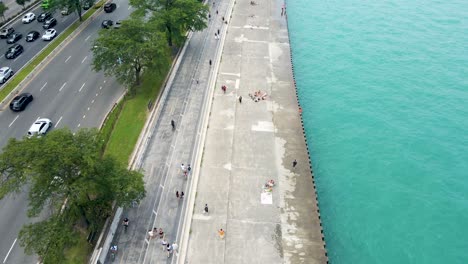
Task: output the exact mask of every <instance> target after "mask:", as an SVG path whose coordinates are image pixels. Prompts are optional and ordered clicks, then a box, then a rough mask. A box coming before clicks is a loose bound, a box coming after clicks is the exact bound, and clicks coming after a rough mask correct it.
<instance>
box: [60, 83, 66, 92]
mask: <svg viewBox="0 0 468 264" xmlns="http://www.w3.org/2000/svg"><path fill="white" fill-rule="evenodd" d="M65 85H67V83H66V82H65V83H64V84H62V87H60V89H59V91H62V89H63V87H65Z"/></svg>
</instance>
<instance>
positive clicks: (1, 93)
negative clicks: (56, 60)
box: [0, 1, 103, 101]
mask: <svg viewBox="0 0 468 264" xmlns="http://www.w3.org/2000/svg"><path fill="white" fill-rule="evenodd" d="M101 2H103V1H101ZM96 11H97V9H90V10H89V11H88V12H86V13H85V14H84V15H83V16H82V18H83V21H79V20H78V21H75V22H74V23H73V24H72V25H71V26H70V27H68V28H67V29H66V30H65V31H64V32H63V33H61V34H59V35H58V36H57V37H56V38H55V40H54V41H53V42H52V43H50V45H49V46H47V48H45V49H43V50H42V52H41V53H40V54H39V55H38V56H37V57H36V58H34V59H33V60H32V61H30V62H29V64H27V65H26V66H25V67H23V69H21V70H20V71H19V72H17V73H15V75H14V76H13V77H12V78H11V80H10V81H9V82H8V83H7V84H6V85H5V86H4V87H3V89H2V90H0V101H3V100H4V99H5V98H6V97H7V96H8V95H9V94H10V93H11V92H12V91H13V90H14V89H15V88H16V86H18V85H19V84H20V83H21V82H22V81H23V80H24V79H25V78H26V77H27V76H28V75H29V74H30V73H31V72H32V71H33V70H34V69H35V68H36V66H37V65H39V64H40V63H41V62H42V61H43V60H44V59H45V58H46V57H47V56H48V55H49V54H50V53H52V51H53V50H54V49H55V48H57V47H58V45H60V44H61V43H62V42H63V41H64V40H65V39H66V38H67V37H68V36H69V35H70V34H71V33H73V31H75V29H77V28H78V26H80V25H81V23H83V22H85V21H86V20H87V19H88V18H89V17H90V16H91V15H92V14H94V13H95V12H96ZM13 70H14V69H13Z"/></svg>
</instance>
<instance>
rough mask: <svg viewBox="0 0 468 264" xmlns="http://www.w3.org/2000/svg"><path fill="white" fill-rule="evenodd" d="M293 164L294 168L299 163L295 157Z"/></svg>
mask: <svg viewBox="0 0 468 264" xmlns="http://www.w3.org/2000/svg"><path fill="white" fill-rule="evenodd" d="M292 165H293V168H296V165H297V160H296V159H294V161H293V163H292Z"/></svg>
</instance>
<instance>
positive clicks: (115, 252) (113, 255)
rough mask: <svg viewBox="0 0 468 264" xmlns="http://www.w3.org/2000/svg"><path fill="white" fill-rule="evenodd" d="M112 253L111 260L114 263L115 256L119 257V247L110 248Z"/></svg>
mask: <svg viewBox="0 0 468 264" xmlns="http://www.w3.org/2000/svg"><path fill="white" fill-rule="evenodd" d="M110 252H111V255H110V256H111V260H112V262H113V261H114V260H115V255H117V246H116V245H113V246H112V247H111V248H110Z"/></svg>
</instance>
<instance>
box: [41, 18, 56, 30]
mask: <svg viewBox="0 0 468 264" xmlns="http://www.w3.org/2000/svg"><path fill="white" fill-rule="evenodd" d="M55 25H57V19H55V18H53V17H52V18H49V19H47V20H46V21H45V22H44V25H42V27H43V28H44V29H49V28H52V27H53V26H55Z"/></svg>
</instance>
